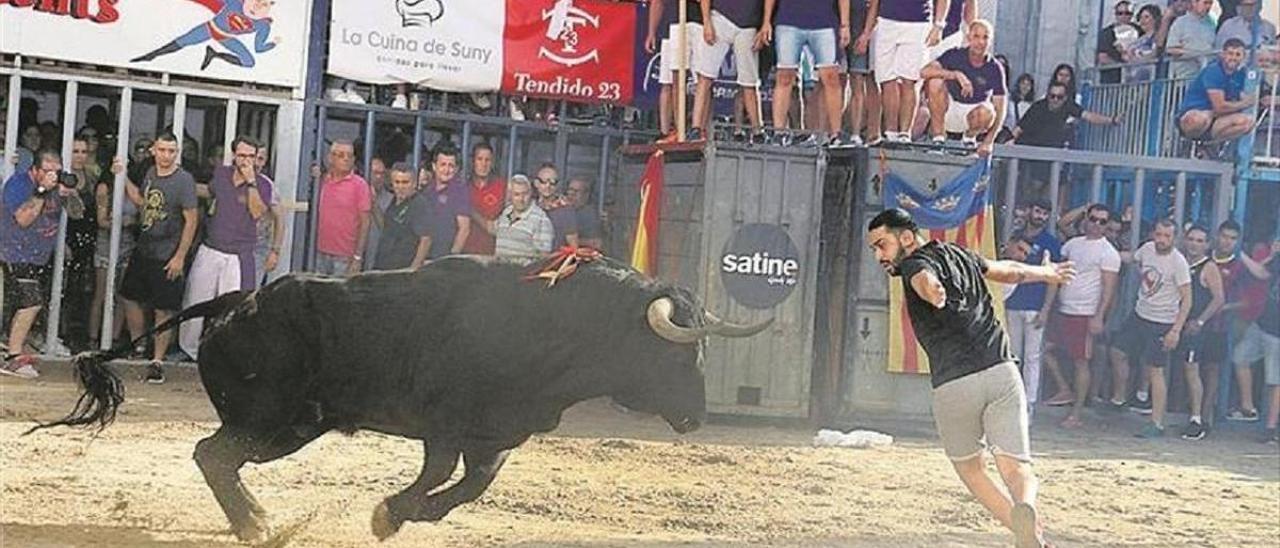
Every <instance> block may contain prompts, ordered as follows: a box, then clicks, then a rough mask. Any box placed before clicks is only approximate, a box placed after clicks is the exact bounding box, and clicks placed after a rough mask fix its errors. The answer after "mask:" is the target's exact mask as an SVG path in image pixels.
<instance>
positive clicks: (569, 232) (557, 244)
mask: <svg viewBox="0 0 1280 548" xmlns="http://www.w3.org/2000/svg"><path fill="white" fill-rule="evenodd" d="M556 175H557V173H556V166H554V165H552V164H550V163H545V164H542V167H539V168H538V173H537V176H536V177H534V179H533V188H534V190H535V191H537V192H536V194H537V195H538V207H540V208H542V210H543V211H545V212H546V213H547V216H548V217H550V218H551V226H552V227H554V228H555V233H556V236H555V240H553V241H552V244H551V249H559V248H561V247H564V246H566V245H571V246H574V247H577V246H578V214H577V212H576V211H575V210H574V209H573V204H571V203H570V202H569V200H568V199H567V198H565V197H564V196H562V195H561V194H560V192H559V191H558V190H557V186H556V185H557V184H559V181H558V180H557V179H556Z"/></svg>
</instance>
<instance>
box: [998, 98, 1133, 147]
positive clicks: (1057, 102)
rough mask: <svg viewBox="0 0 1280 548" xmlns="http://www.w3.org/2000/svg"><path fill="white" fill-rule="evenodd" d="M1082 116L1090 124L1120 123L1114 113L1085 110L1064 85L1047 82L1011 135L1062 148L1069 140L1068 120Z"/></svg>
mask: <svg viewBox="0 0 1280 548" xmlns="http://www.w3.org/2000/svg"><path fill="white" fill-rule="evenodd" d="M1077 118H1078V119H1081V120H1084V121H1086V122H1089V123H1090V124H1103V125H1108V126H1114V125H1119V124H1120V120H1119V119H1118V118H1116V117H1114V116H1107V115H1104V114H1098V113H1097V112H1093V111H1089V110H1085V109H1084V107H1081V106H1080V105H1079V104H1078V103H1076V98H1075V97H1067V87H1066V86H1064V85H1062V84H1060V83H1053V84H1049V91H1048V92H1047V93H1045V96H1044V99H1041V100H1039V101H1036V102H1034V103H1032V104H1031V108H1029V109H1027V112H1025V113H1023V115H1022V118H1020V119H1019V120H1018V127H1017V128H1014V130H1013V138H1014V140H1015V141H1016V142H1017V143H1018V144H1020V145H1031V146H1037V147H1053V148H1063V147H1065V146H1067V144H1068V143H1069V142H1070V141H1071V137H1072V136H1071V130H1072V128H1073V126H1072V125H1071V124H1069V123H1068V122H1071V121H1073V120H1075V119H1077Z"/></svg>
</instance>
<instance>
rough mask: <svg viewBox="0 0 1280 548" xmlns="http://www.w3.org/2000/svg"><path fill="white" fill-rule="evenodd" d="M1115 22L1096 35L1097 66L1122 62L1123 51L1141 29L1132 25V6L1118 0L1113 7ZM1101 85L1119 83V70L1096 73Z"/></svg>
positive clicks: (1138, 34)
mask: <svg viewBox="0 0 1280 548" xmlns="http://www.w3.org/2000/svg"><path fill="white" fill-rule="evenodd" d="M1114 13H1115V17H1116V19H1115V22H1114V23H1112V24H1110V25H1107V27H1106V28H1104V29H1102V32H1100V33H1098V65H1115V64H1118V63H1123V62H1124V50H1126V49H1128V48H1129V46H1131V45H1133V43H1134V42H1136V41H1137V40H1138V36H1140V35H1141V34H1142V29H1141V28H1139V27H1138V25H1135V24H1134V23H1133V4H1132V3H1130V2H1129V0H1120V1H1119V2H1116V6H1115V12H1114ZM1098 78H1099V81H1100V82H1101V83H1103V84H1118V83H1120V69H1118V68H1113V69H1106V70H1103V71H1100V72H1099V73H1098Z"/></svg>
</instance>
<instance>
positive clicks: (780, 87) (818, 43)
mask: <svg viewBox="0 0 1280 548" xmlns="http://www.w3.org/2000/svg"><path fill="white" fill-rule="evenodd" d="M775 6H776V7H777V8H778V9H777V12H776V13H775V12H774V7H775ZM775 24H776V25H777V29H776V35H777V44H776V50H777V56H778V73H777V87H776V88H774V92H773V128H774V129H775V130H779V131H780V130H783V129H785V128H786V127H787V113H788V111H789V110H790V106H791V90H792V88H794V87H795V85H796V77H797V75H798V73H799V70H800V51H801V50H803V49H804V48H805V47H806V46H807V47H808V48H809V53H810V55H812V56H813V68H814V69H815V70H817V72H818V79H819V80H820V81H821V82H822V100H823V101H824V106H825V107H826V110H825V112H826V115H827V120H826V122H827V125H826V129H827V130H828V132H829V135H830V136H831V137H835V136H836V134H837V132H838V131H839V129H840V114H841V113H842V112H843V111H844V108H843V107H844V93H843V92H842V91H841V90H842V89H843V88H841V86H840V64H839V63H838V62H837V58H836V52H837V51H838V50H840V49H844V48H845V47H848V45H849V40H850V31H849V0H836V2H835V3H834V5H833V3H832V1H831V0H765V2H764V22H763V24H761V25H760V32H759V33H758V35H757V37H756V47H757V48H759V47H763V46H764V45H765V44H768V43H769V42H771V41H773V39H774V35H775V29H774V25H775Z"/></svg>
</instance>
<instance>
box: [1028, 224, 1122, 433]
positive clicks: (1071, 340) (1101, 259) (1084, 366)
mask: <svg viewBox="0 0 1280 548" xmlns="http://www.w3.org/2000/svg"><path fill="white" fill-rule="evenodd" d="M1110 220H1111V212H1110V211H1109V210H1107V208H1106V206H1104V205H1102V204H1094V205H1092V206H1090V207H1089V209H1088V211H1087V212H1086V214H1085V223H1084V235H1083V236H1076V237H1075V238H1072V239H1070V240H1068V241H1067V243H1065V244H1062V258H1063V259H1065V260H1068V261H1071V262H1072V263H1074V264H1075V268H1076V279H1075V282H1073V283H1071V284H1070V285H1066V286H1063V287H1061V288H1059V289H1058V313H1057V315H1056V316H1054V318H1053V320H1052V325H1051V329H1050V330H1049V333H1050V334H1052V336H1053V343H1054V349H1055V350H1057V351H1058V352H1060V353H1061V354H1062V355H1065V356H1066V357H1067V358H1068V359H1070V360H1071V362H1072V363H1073V364H1074V365H1075V381H1076V382H1075V391H1074V392H1072V390H1071V387H1067V386H1059V387H1058V393H1057V394H1056V395H1055V396H1054V397H1052V398H1049V399H1048V400H1045V403H1046V404H1048V405H1068V404H1070V405H1072V407H1071V412H1070V413H1069V414H1068V415H1067V418H1066V420H1064V421H1063V422H1062V426H1063V427H1064V428H1079V427H1080V426H1082V423H1081V422H1080V412H1081V411H1082V410H1083V409H1084V404H1085V401H1087V400H1088V397H1089V379H1090V371H1089V360H1090V358H1092V357H1093V338H1094V337H1097V336H1100V335H1102V334H1103V327H1104V325H1105V320H1106V317H1107V311H1108V310H1110V308H1111V301H1112V296H1113V295H1114V294H1115V287H1116V279H1117V276H1118V275H1119V272H1120V253H1118V252H1117V251H1116V248H1115V247H1113V246H1112V245H1111V242H1109V241H1107V239H1106V238H1105V237H1104V236H1105V234H1106V227H1107V223H1108V222H1110ZM1044 359H1045V365H1046V366H1048V369H1049V370H1050V371H1054V370H1056V369H1057V368H1058V366H1057V361H1056V360H1057V355H1056V354H1055V353H1054V352H1045V356H1044Z"/></svg>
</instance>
